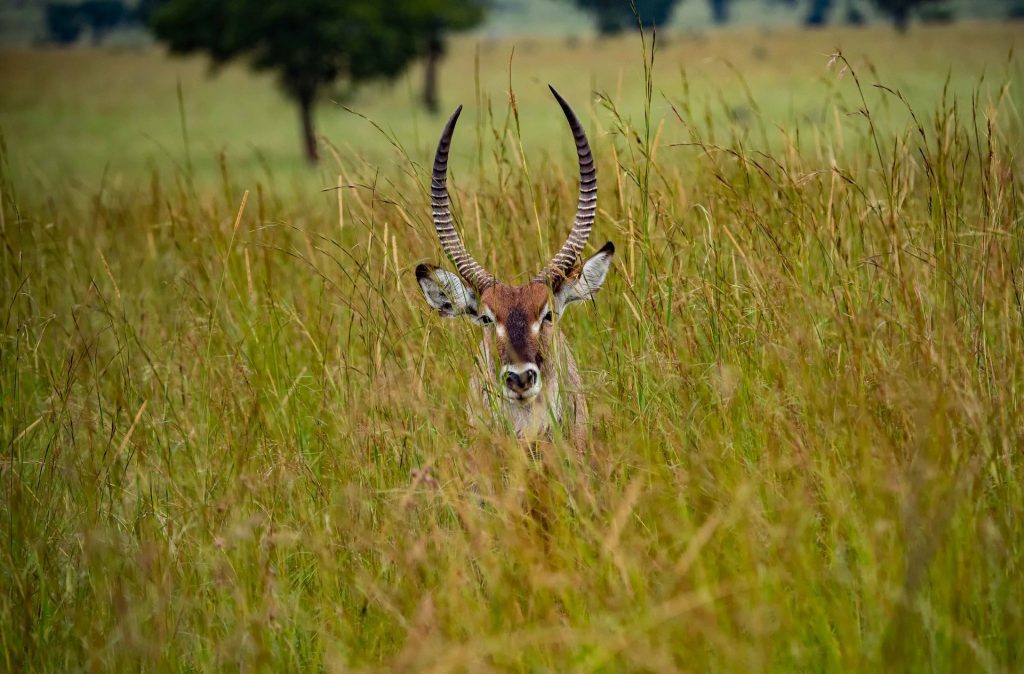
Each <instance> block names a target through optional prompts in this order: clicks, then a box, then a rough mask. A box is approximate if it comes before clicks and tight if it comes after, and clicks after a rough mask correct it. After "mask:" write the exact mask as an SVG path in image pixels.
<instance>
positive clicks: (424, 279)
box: [416, 264, 477, 318]
mask: <svg viewBox="0 0 1024 674" xmlns="http://www.w3.org/2000/svg"><path fill="white" fill-rule="evenodd" d="M416 281H417V282H419V284H420V290H422V291H423V297H424V298H426V300H427V304H429V305H430V306H431V307H432V308H434V309H436V310H437V312H438V313H439V314H441V315H442V316H445V317H446V318H454V317H455V316H461V315H462V314H470V315H471V316H476V315H477V297H476V291H474V290H473V289H472V288H471V287H469V285H467V284H466V283H465V282H464V281H463V280H462V279H461V278H460V277H459V276H458V275H456V274H453V273H451V272H450V271H445V270H444V269H438V268H437V267H434V266H432V265H428V264H420V265H417V266H416Z"/></svg>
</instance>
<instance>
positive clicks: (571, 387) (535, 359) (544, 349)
mask: <svg viewBox="0 0 1024 674" xmlns="http://www.w3.org/2000/svg"><path fill="white" fill-rule="evenodd" d="M480 301H481V303H482V304H485V305H486V306H487V307H488V308H489V309H490V310H491V312H492V313H493V314H494V318H495V324H496V325H495V328H494V329H493V330H488V331H487V332H486V333H485V334H484V339H483V341H481V343H480V351H481V356H482V359H483V365H484V376H483V377H480V376H477V377H474V386H475V387H477V388H478V390H479V391H480V393H481V395H482V398H483V400H484V401H485V402H486V403H487V404H488V406H489V407H491V409H492V410H494V411H495V412H497V413H498V414H499V415H500V416H501V417H503V418H504V419H506V420H507V421H508V422H509V423H510V424H511V425H512V427H513V430H514V431H515V433H516V435H518V436H520V437H523V438H527V439H535V438H540V437H547V436H550V435H551V432H552V421H554V422H556V423H557V424H560V425H561V426H562V427H563V428H565V429H566V430H567V431H569V432H570V434H571V436H572V439H573V440H574V442H575V443H576V444H577V445H579V444H580V443H581V442H582V440H583V436H584V434H585V431H586V424H587V404H586V400H585V398H584V397H583V382H582V380H581V379H580V374H579V369H578V368H577V367H576V360H575V359H574V358H573V356H572V353H571V352H570V351H569V348H568V345H567V344H565V340H564V339H563V338H562V335H561V332H560V331H559V330H558V328H557V326H556V325H555V324H554V322H553V321H543V320H542V319H543V315H542V313H541V312H543V311H545V308H546V307H548V308H550V304H549V302H550V301H551V291H550V290H549V288H548V287H547V286H546V285H545V284H543V283H539V282H532V283H529V284H527V285H523V286H518V287H516V286H509V285H505V284H502V283H499V284H495V285H493V286H491V287H489V288H487V289H486V290H484V291H483V293H482V294H481V296H480ZM538 322H540V330H539V331H538V332H534V331H533V326H534V325H536V324H537V323H538ZM524 363H533V364H535V365H536V366H537V367H538V369H539V370H540V376H541V389H540V394H539V395H537V396H536V397H535V398H533V399H531V400H529V401H526V402H518V401H511V400H507V399H505V398H504V397H503V396H502V395H501V390H500V389H501V385H500V383H499V382H497V381H496V380H495V377H494V375H493V373H495V372H497V371H498V370H499V369H500V367H501V366H503V365H518V364H524Z"/></svg>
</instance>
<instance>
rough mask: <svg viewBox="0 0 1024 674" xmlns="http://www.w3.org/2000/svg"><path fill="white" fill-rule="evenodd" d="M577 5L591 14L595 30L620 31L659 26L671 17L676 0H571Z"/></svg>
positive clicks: (601, 31)
mask: <svg viewBox="0 0 1024 674" xmlns="http://www.w3.org/2000/svg"><path fill="white" fill-rule="evenodd" d="M573 2H574V3H575V4H576V6H577V7H579V8H580V9H583V10H585V11H587V12H589V13H590V14H591V15H593V17H594V20H595V21H596V23H597V32H598V33H600V34H602V35H611V34H614V33H620V32H622V31H624V30H628V29H630V28H636V27H637V25H638V24H637V21H638V20H639V22H640V23H641V24H643V26H644V27H645V28H650V27H655V28H657V27H660V26H663V25H665V24H666V23H667V22H668V20H669V19H670V18H672V10H674V9H675V6H676V3H677V2H678V0H573Z"/></svg>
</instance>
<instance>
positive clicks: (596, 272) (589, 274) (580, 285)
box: [553, 241, 615, 313]
mask: <svg viewBox="0 0 1024 674" xmlns="http://www.w3.org/2000/svg"><path fill="white" fill-rule="evenodd" d="M614 256H615V246H614V245H612V242H611V241H609V242H608V243H606V244H604V247H603V248H601V250H599V251H598V252H597V254H596V255H594V256H593V257H592V258H590V259H589V260H587V261H586V262H584V263H583V268H582V269H580V271H579V273H577V274H575V275H574V276H570V277H569V278H567V279H565V280H564V281H563V282H562V283H561V285H560V286H558V287H557V288H555V290H554V293H553V294H554V297H555V311H556V313H561V312H562V310H563V309H565V307H566V305H568V304H572V303H573V302H578V301H580V300H592V299H594V295H596V294H597V291H598V290H600V289H601V286H602V285H603V284H604V279H605V277H606V276H607V275H608V269H609V268H610V267H611V265H612V257H614Z"/></svg>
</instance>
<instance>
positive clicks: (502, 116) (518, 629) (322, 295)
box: [0, 25, 1024, 673]
mask: <svg viewBox="0 0 1024 674" xmlns="http://www.w3.org/2000/svg"><path fill="white" fill-rule="evenodd" d="M1015 39H1016V33H1015V30H1014V29H1012V28H1011V27H998V26H984V25H964V26H961V27H957V28H954V29H943V30H935V31H932V30H928V31H924V30H922V31H915V32H913V33H912V34H911V35H910V37H909V38H907V39H906V40H905V41H904V40H898V39H897V38H896V37H894V36H892V35H891V34H890V33H889V32H888V31H885V30H883V29H872V30H865V31H863V32H859V31H858V32H849V33H807V34H804V33H794V34H780V35H760V34H755V33H750V34H736V33H730V34H721V35H715V36H712V37H710V38H709V39H708V40H706V41H704V42H700V43H692V42H686V41H682V40H677V41H675V42H672V43H670V44H668V45H666V46H665V47H664V49H663V50H662V51H659V52H658V53H657V56H656V59H655V64H654V68H653V73H652V72H651V69H650V68H649V62H648V61H646V60H644V59H643V58H642V56H641V54H642V50H641V46H640V44H639V42H638V40H636V39H633V40H631V41H622V42H621V43H609V44H602V45H597V46H594V45H589V44H584V45H581V46H579V47H577V48H575V49H570V48H568V47H567V46H566V45H564V44H555V43H542V42H537V43H534V44H520V45H518V46H517V47H516V55H515V58H514V60H513V68H512V77H513V84H514V90H515V93H516V96H517V99H516V100H517V103H518V106H519V107H518V113H519V124H520V125H521V130H520V128H519V127H518V126H517V125H516V122H515V119H514V115H512V114H510V108H509V105H508V97H507V95H506V94H505V93H504V92H506V91H507V89H508V71H507V64H508V59H509V52H510V48H509V45H505V44H499V45H492V46H491V47H488V48H481V50H480V52H479V59H480V60H479V68H476V67H474V65H473V55H474V53H475V52H474V49H473V46H472V45H470V44H466V43H460V44H459V45H457V46H456V49H455V51H454V53H453V55H452V58H451V60H450V62H449V63H448V65H447V66H446V71H445V75H444V76H445V80H446V83H447V85H448V86H447V89H446V99H447V100H451V101H453V102H454V101H456V100H459V101H462V102H465V103H466V104H467V112H468V113H469V114H468V115H467V116H466V118H465V120H464V128H461V129H460V132H459V136H458V138H457V141H456V147H457V153H458V155H459V156H458V158H457V162H456V165H455V175H454V182H453V197H454V198H455V203H456V209H457V212H458V213H459V214H460V215H461V221H462V227H463V229H464V231H465V232H466V238H467V240H468V242H469V246H470V248H471V249H472V250H473V251H474V252H475V253H476V254H477V255H479V256H480V257H481V258H483V259H485V260H486V261H487V263H488V264H489V265H491V266H492V267H493V268H494V270H495V271H496V272H498V273H499V274H500V275H502V276H504V277H505V278H506V279H514V278H517V275H525V274H527V273H530V272H532V271H534V267H536V266H537V265H538V264H539V263H540V262H541V260H542V258H543V255H544V254H545V253H547V252H549V251H550V250H551V249H552V248H553V246H555V245H557V243H558V237H559V236H561V235H562V234H563V233H564V231H565V228H567V227H568V222H569V217H570V215H571V210H572V208H573V207H574V201H575V189H576V183H575V177H574V175H573V172H574V167H573V166H572V164H571V158H570V157H571V154H570V152H571V143H570V141H569V138H568V136H567V134H566V132H565V130H564V128H563V125H564V122H563V121H562V120H561V119H560V118H559V116H558V114H557V108H556V107H555V106H554V104H553V103H552V102H551V101H549V100H548V99H547V97H546V94H545V93H544V88H543V86H542V84H543V83H545V82H547V81H552V82H554V83H556V84H557V85H559V86H560V88H561V89H562V90H563V93H565V94H566V96H567V97H568V98H569V99H570V100H571V101H573V102H574V103H576V104H577V107H578V108H579V109H580V110H581V112H584V113H585V114H584V115H583V116H584V117H585V120H586V123H587V126H588V128H589V129H590V130H591V134H592V136H593V138H594V147H595V152H596V155H597V157H598V169H599V179H600V181H601V182H600V184H601V197H600V211H599V218H598V223H597V227H596V230H595V234H594V242H595V243H597V244H598V245H599V244H600V243H603V241H604V240H605V239H612V240H613V241H615V243H616V244H617V247H618V250H619V251H620V252H619V258H618V261H617V263H616V267H615V269H614V270H613V272H612V274H611V278H610V279H609V281H608V284H607V285H606V287H605V290H604V291H603V292H602V295H601V296H600V298H599V300H598V302H597V303H596V305H595V306H593V307H582V308H579V309H577V310H576V311H571V312H570V313H569V315H567V316H566V318H565V330H566V331H567V332H568V334H569V338H570V340H571V342H572V344H573V348H574V351H575V353H576V355H577V359H578V360H579V361H580V362H581V365H582V369H583V370H584V373H583V374H584V379H585V380H586V382H587V384H588V387H589V399H590V403H591V408H592V415H593V418H594V419H593V422H594V423H593V429H592V439H591V441H590V443H589V446H588V451H587V455H586V457H585V459H582V460H581V459H579V458H578V457H576V455H575V454H574V452H573V451H572V450H571V449H569V448H567V447H565V446H563V445H562V444H560V443H555V444H551V445H546V446H544V447H542V448H541V457H540V458H539V459H533V458H531V457H530V456H529V455H528V454H527V453H526V452H524V450H523V448H522V447H521V446H519V445H518V444H517V443H516V442H515V441H513V440H511V439H509V438H506V437H502V436H500V435H495V434H492V433H489V432H487V431H486V430H471V429H468V428H467V427H466V425H465V419H464V400H465V397H466V396H467V395H468V391H467V384H466V379H467V378H468V372H469V370H470V368H471V367H472V365H471V361H472V354H473V351H474V349H475V342H476V334H475V333H474V330H475V328H473V327H472V326H470V325H468V324H461V323H450V322H445V321H443V320H442V319H440V318H438V317H436V316H433V315H430V314H429V313H428V312H427V310H426V308H425V306H424V304H423V302H422V298H421V297H420V296H419V291H418V289H417V288H416V285H415V282H414V280H413V278H412V274H411V269H412V268H413V266H414V264H415V263H416V262H418V261H421V260H424V259H429V260H435V261H436V260H437V258H438V256H439V252H438V246H437V244H436V241H435V239H434V235H433V231H432V227H431V224H430V221H429V209H428V207H427V199H426V190H425V187H426V174H425V172H424V170H423V161H424V160H425V159H426V158H427V156H428V152H429V150H428V148H429V145H430V144H431V143H432V142H433V140H434V138H435V136H436V134H437V132H438V129H439V126H440V123H439V121H438V120H435V119H430V118H426V117H424V116H422V115H420V114H419V113H416V112H415V111H413V110H411V109H410V108H409V107H408V105H406V103H407V102H408V100H409V98H410V97H411V95H412V94H411V93H410V87H411V85H410V84H408V82H406V81H404V80H403V81H402V82H400V83H398V85H396V87H395V88H394V89H391V90H375V91H373V92H368V93H366V94H365V95H364V97H362V98H360V99H359V100H358V101H356V102H354V103H353V105H354V106H355V107H356V108H357V109H359V110H360V111H363V112H364V113H365V114H366V115H367V116H368V117H369V118H370V119H373V120H375V121H376V122H377V123H378V124H379V125H380V126H381V128H383V129H385V132H384V133H381V132H378V131H375V130H374V129H373V127H372V126H371V125H369V124H368V123H367V122H366V121H365V120H363V119H361V118H359V117H356V116H352V115H348V114H347V113H343V112H341V111H339V110H338V109H337V108H331V107H330V106H326V105H325V106H323V109H322V110H321V114H320V117H321V121H322V125H323V126H322V128H323V133H324V136H325V138H326V140H327V141H329V142H330V143H331V144H332V145H333V147H334V148H335V152H334V153H330V152H328V159H327V160H326V161H325V162H324V163H323V165H322V167H321V168H320V169H319V170H318V171H304V170H303V169H302V168H301V167H300V166H298V164H297V155H298V147H299V146H298V140H297V135H298V134H297V131H296V130H295V129H294V128H293V127H294V126H296V125H295V124H293V116H294V115H293V113H292V111H291V110H290V108H288V106H287V105H285V103H283V102H282V101H280V100H279V99H278V98H277V97H276V96H275V95H274V93H273V91H272V89H271V88H270V86H269V83H268V82H267V81H266V80H263V79H259V78H255V79H254V78H250V77H249V76H248V75H245V74H244V73H243V72H242V71H240V70H236V69H229V70H228V71H226V72H225V73H223V74H222V75H221V77H219V78H217V79H213V80H205V79H203V78H202V77H201V70H202V68H201V66H200V65H199V64H198V63H196V62H191V61H190V62H185V63H179V62H168V61H166V60H164V59H163V58H162V57H160V56H158V55H155V54H150V53H143V54H106V53H94V52H83V53H78V52H76V53H74V54H68V53H46V54H38V53H31V54H29V53H20V54H9V55H7V57H6V58H4V59H0V63H3V66H2V70H0V85H2V86H3V90H4V92H5V93H4V98H3V106H2V110H0V124H2V129H3V133H4V137H5V142H6V147H5V149H4V152H3V164H2V167H3V168H2V174H0V175H2V181H0V197H2V211H0V213H2V215H3V219H2V220H0V238H2V240H3V246H2V247H0V267H2V272H0V288H2V290H3V298H4V302H3V305H2V306H3V308H4V316H3V325H4V328H3V332H2V333H0V399H2V406H0V438H2V439H3V445H4V455H3V457H2V460H0V493H2V498H0V526H2V527H3V533H2V534H0V536H2V538H0V541H2V542H0V663H3V665H4V666H5V667H6V668H7V669H9V670H11V671H76V670H80V669H87V670H90V671H111V670H114V671H118V670H140V669H142V670H147V671H197V670H198V671H209V670H213V671H217V670H234V669H245V670H266V671H280V670H331V671H348V670H351V669H361V670H387V671H396V670H397V671H438V672H440V671H489V670H506V669H510V670H521V671H537V670H550V671H622V670H629V671H644V670H653V671H659V672H660V671H665V672H671V671H701V672H703V671H745V672H746V671H801V672H802V671H844V672H853V671H863V672H877V671H928V672H950V673H952V672H958V673H959V672H964V671H986V672H1011V671H1016V670H1019V669H1020V664H1021V659H1022V653H1021V646H1020V639H1019V635H1020V634H1021V633H1022V631H1024V614H1022V609H1021V606H1022V605H1024V601H1022V600H1024V569H1022V554H1024V552H1022V550H1024V528H1022V526H1021V522H1020V513H1021V512H1022V510H1024V488H1022V484H1024V475H1022V468H1024V464H1022V458H1021V452H1020V448H1021V446H1022V441H1024V414H1022V412H1024V410H1022V400H1021V395H1022V390H1024V388H1022V386H1024V362H1022V358H1021V346H1022V344H1024V306H1022V299H1021V298H1022V296H1024V278H1022V276H1021V274H1022V272H1021V270H1022V262H1024V240H1022V231H1021V222H1022V213H1024V211H1022V205H1021V196H1022V192H1021V187H1022V185H1021V172H1020V160H1019V157H1018V152H1019V148H1020V147H1021V144H1020V141H1021V137H1022V135H1021V118H1020V111H1019V98H1017V97H1016V96H1017V89H1018V88H1019V86H1020V84H1021V78H1020V65H1019V61H1018V60H1016V59H1013V58H1009V55H1008V47H1009V45H1010V44H1011V43H1012V42H1013V41H1014V40H1015ZM836 44H843V45H844V46H846V47H848V51H847V52H846V53H847V54H848V58H849V59H850V62H849V63H846V62H844V61H843V59H842V58H839V59H837V60H836V61H835V62H834V63H833V64H832V65H831V66H830V67H829V66H828V65H827V61H828V56H827V54H829V53H831V52H832V51H833V49H832V47H834V46H835V45H836ZM953 45H955V48H954V46H953ZM865 55H869V56H870V57H871V60H872V61H873V62H874V63H875V64H876V66H877V69H876V70H874V71H873V70H872V67H871V66H869V65H868V64H867V63H866V62H865ZM726 56H728V57H729V59H730V60H731V61H732V63H733V65H734V69H733V68H730V67H728V66H726V65H724V64H723V63H722V62H721V60H720V59H721V58H723V57H726ZM851 64H852V66H853V68H852V71H851V69H850V65H851ZM680 65H685V66H686V71H687V75H686V76H685V77H683V76H682V75H680V73H679V68H680ZM983 69H984V72H985V75H984V78H982V70H983ZM476 72H479V73H480V77H479V80H478V81H479V87H480V93H479V95H477V93H476V89H475V87H476V84H475V82H476V81H477V80H476V78H475V76H474V73H476ZM947 74H948V75H949V78H948V79H949V85H948V89H947V90H946V91H945V93H944V91H943V83H944V82H945V80H946V79H947ZM854 75H856V77H854ZM648 76H651V77H653V87H652V89H651V96H650V98H647V97H645V95H644V91H645V82H646V81H647V78H648ZM179 78H180V80H181V82H182V88H183V90H184V93H185V95H184V103H185V109H186V113H187V114H186V123H187V127H188V133H189V138H190V144H189V146H188V152H187V153H186V151H185V149H184V146H183V144H182V135H181V118H180V117H179V115H178V111H177V108H178V98H177V94H176V87H177V81H178V80H179ZM743 82H745V83H746V85H745V87H746V88H745V87H744V84H743ZM876 83H881V84H884V85H886V86H887V87H889V89H890V90H884V89H879V88H876V87H874V86H873V85H874V84H876ZM1004 85H1006V86H1004ZM748 92H749V93H748ZM901 93H902V94H904V95H905V99H906V102H904V100H901V98H900V96H901ZM377 96H379V98H378V97H377ZM908 104H909V105H908ZM485 110H489V111H490V114H485V113H484V111H485ZM145 135H149V136H151V137H152V138H154V139H155V140H154V142H153V143H152V144H150V145H146V144H145V143H143V142H140V140H139V139H140V138H141V137H143V136H145ZM392 141H393V142H394V143H395V144H396V145H397V147H396V146H394V145H392ZM250 143H253V144H254V147H255V148H256V149H250V147H249V144H250ZM222 148H223V149H224V150H225V151H224V152H223V153H219V150H220V149H222ZM260 157H262V159H260ZM190 166H191V168H189V167H190ZM339 176H340V177H339ZM339 182H340V183H342V184H343V185H344V186H345V187H344V188H343V189H341V190H328V191H321V189H322V188H329V187H334V186H336V185H337V184H338V183H339Z"/></svg>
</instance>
